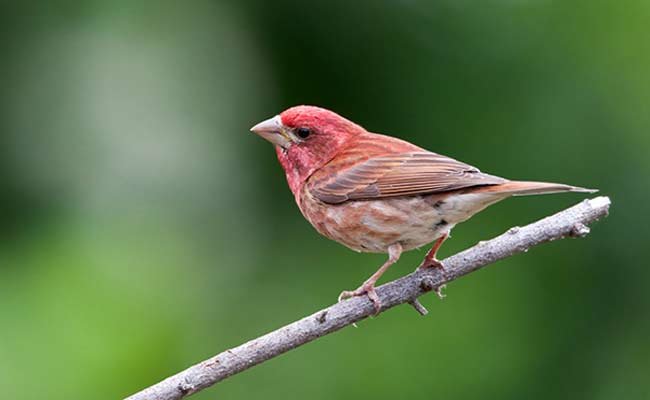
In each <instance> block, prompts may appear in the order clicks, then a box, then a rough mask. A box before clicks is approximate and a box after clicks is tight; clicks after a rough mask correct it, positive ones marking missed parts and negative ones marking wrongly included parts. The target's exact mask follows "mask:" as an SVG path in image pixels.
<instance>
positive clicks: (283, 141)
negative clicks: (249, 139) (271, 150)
mask: <svg viewBox="0 0 650 400" xmlns="http://www.w3.org/2000/svg"><path fill="white" fill-rule="evenodd" d="M251 132H255V133H256V134H258V135H260V136H261V137H263V138H264V139H266V140H268V141H269V142H271V143H273V144H274V145H276V146H280V147H282V148H285V149H286V148H288V147H289V145H290V144H291V137H290V136H289V133H288V130H287V128H286V127H285V126H284V125H283V124H282V120H281V119H280V116H279V115H276V116H275V117H273V118H269V119H267V120H265V121H262V122H260V123H259V124H257V125H255V126H254V127H252V128H251Z"/></svg>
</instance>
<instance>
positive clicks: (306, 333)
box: [127, 197, 610, 400]
mask: <svg viewBox="0 0 650 400" xmlns="http://www.w3.org/2000/svg"><path fill="white" fill-rule="evenodd" d="M609 205H610V200H609V198H608V197H596V198H594V199H591V200H585V201H583V202H581V203H579V204H577V205H575V206H573V207H571V208H568V209H566V210H564V211H561V212H559V213H557V214H555V215H552V216H550V217H546V218H544V219H542V220H540V221H537V222H535V223H532V224H530V225H527V226H525V227H523V228H519V227H515V228H511V229H509V230H508V231H507V232H506V233H504V234H502V235H500V236H497V237H496V238H494V239H492V240H489V241H485V242H480V243H479V244H477V245H476V246H474V247H472V248H470V249H467V250H465V251H462V252H460V253H458V254H456V255H453V256H451V257H449V258H447V259H445V260H443V264H444V265H445V269H446V272H445V273H444V274H442V273H441V272H440V271H439V270H438V269H435V268H430V269H426V270H420V271H416V272H413V273H412V274H410V275H407V276H405V277H402V278H400V279H397V280H395V281H393V282H389V283H387V284H385V285H382V286H380V287H379V288H377V294H378V295H379V298H380V299H381V302H382V304H383V307H382V309H381V311H382V312H383V311H385V310H387V309H389V308H392V307H395V306H397V305H399V304H404V303H409V304H411V305H412V306H413V307H415V309H416V310H417V311H418V312H419V313H421V314H426V309H425V308H424V307H422V305H421V304H420V303H419V302H418V301H417V298H418V297H419V296H421V295H423V294H424V293H426V292H429V291H432V290H435V291H436V292H438V293H439V289H440V288H441V287H442V286H443V285H444V284H446V283H447V282H450V281H452V280H454V279H456V278H458V277H461V276H463V275H466V274H468V273H470V272H472V271H475V270H477V269H479V268H481V267H484V266H486V265H488V264H491V263H493V262H495V261H498V260H501V259H503V258H506V257H509V256H511V255H513V254H517V253H521V252H524V251H527V250H528V249H529V248H531V247H533V246H536V245H538V244H541V243H544V242H549V241H552V240H556V239H561V238H564V237H583V236H585V235H587V234H588V233H589V228H588V227H587V225H588V224H590V223H592V222H594V221H596V220H598V219H599V218H601V217H603V216H606V215H607V213H608V211H609ZM374 311H375V310H374V307H373V305H372V303H371V302H370V301H369V300H368V298H367V297H365V296H364V297H355V298H352V299H349V300H346V301H343V302H341V303H337V304H334V305H333V306H330V307H328V308H325V309H323V310H320V311H318V312H316V313H314V314H312V315H310V316H308V317H305V318H303V319H301V320H299V321H296V322H293V323H291V324H289V325H286V326H284V327H282V328H280V329H277V330H275V331H273V332H270V333H267V334H266V335H264V336H261V337H258V338H257V339H253V340H251V341H249V342H247V343H244V344H242V345H240V346H238V347H235V348H232V349H230V350H226V351H224V352H222V353H220V354H218V355H216V356H214V357H212V358H209V359H208V360H205V361H203V362H201V363H199V364H196V365H194V366H192V367H190V368H188V369H186V370H184V371H182V372H180V373H178V374H176V375H173V376H171V377H169V378H167V379H165V380H164V381H162V382H160V383H157V384H155V385H153V386H151V387H149V388H147V389H144V390H143V391H141V392H139V393H136V394H134V395H132V396H131V397H128V399H127V400H143V399H148V400H175V399H181V398H183V397H186V396H189V395H191V394H193V393H196V392H198V391H200V390H202V389H205V388H207V387H209V386H212V385H214V384H215V383H218V382H220V381H222V380H224V379H226V378H228V377H229V376H232V375H234V374H237V373H240V372H242V371H244V370H246V369H248V368H250V367H252V366H254V365H257V364H260V363H262V362H264V361H266V360H269V359H271V358H274V357H276V356H278V355H280V354H282V353H284V352H287V351H289V350H291V349H295V348H296V347H299V346H302V345H303V344H305V343H308V342H311V341H312V340H314V339H317V338H319V337H321V336H324V335H327V334H329V333H332V332H335V331H338V330H339V329H341V328H344V327H346V326H348V325H351V324H353V323H355V322H358V321H360V320H362V319H364V318H367V317H368V316H370V315H372V314H373V313H374Z"/></svg>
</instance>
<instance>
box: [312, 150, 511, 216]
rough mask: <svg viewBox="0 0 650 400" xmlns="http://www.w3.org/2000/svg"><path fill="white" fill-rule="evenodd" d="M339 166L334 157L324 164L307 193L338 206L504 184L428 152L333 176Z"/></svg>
mask: <svg viewBox="0 0 650 400" xmlns="http://www.w3.org/2000/svg"><path fill="white" fill-rule="evenodd" d="M342 164H344V163H342V162H340V161H339V160H336V158H335V159H334V160H332V165H333V167H332V168H328V166H327V165H326V166H325V167H324V168H323V169H322V170H321V172H322V173H321V174H317V175H320V176H315V177H313V178H314V179H310V181H309V182H308V184H309V190H310V192H311V193H312V194H313V195H314V196H315V197H316V198H318V199H319V200H321V201H323V202H325V203H330V204H338V203H342V202H344V201H347V200H367V199H377V198H383V197H394V196H406V195H418V194H430V193H438V192H447V191H451V190H458V189H463V188H468V187H472V186H484V185H496V184H500V183H504V182H507V180H506V179H503V178H499V177H496V176H492V175H488V174H484V173H482V172H481V171H479V170H478V169H477V168H475V167H472V166H471V165H468V164H465V163H462V162H460V161H457V160H454V159H453V158H449V157H445V156H442V155H440V154H436V153H431V152H428V151H413V152H405V153H398V154H388V155H381V156H375V157H371V158H369V159H367V160H366V161H363V162H361V163H359V164H356V165H352V166H348V167H347V168H344V169H343V170H342V171H339V172H336V173H332V172H333V171H335V170H337V169H338V168H340V166H341V165H342ZM337 166H338V167H337Z"/></svg>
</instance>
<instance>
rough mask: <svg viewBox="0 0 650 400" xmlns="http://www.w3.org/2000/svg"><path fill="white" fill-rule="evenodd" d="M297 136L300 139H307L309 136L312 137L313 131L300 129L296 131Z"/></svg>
mask: <svg viewBox="0 0 650 400" xmlns="http://www.w3.org/2000/svg"><path fill="white" fill-rule="evenodd" d="M296 135H298V137H299V138H300V139H307V138H308V137H309V135H311V130H309V128H304V127H302V128H298V129H296Z"/></svg>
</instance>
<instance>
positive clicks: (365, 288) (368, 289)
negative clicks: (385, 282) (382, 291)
mask: <svg viewBox="0 0 650 400" xmlns="http://www.w3.org/2000/svg"><path fill="white" fill-rule="evenodd" d="M364 294H367V295H368V299H370V301H371V302H372V304H373V306H375V315H377V314H379V311H381V300H379V296H377V291H376V290H375V285H374V283H369V282H365V283H364V284H363V285H361V286H359V287H358V288H356V289H355V290H344V291H342V292H341V294H340V295H339V302H341V301H343V300H345V299H349V298H351V297H357V296H363V295H364Z"/></svg>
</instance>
